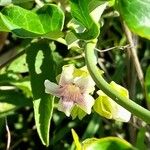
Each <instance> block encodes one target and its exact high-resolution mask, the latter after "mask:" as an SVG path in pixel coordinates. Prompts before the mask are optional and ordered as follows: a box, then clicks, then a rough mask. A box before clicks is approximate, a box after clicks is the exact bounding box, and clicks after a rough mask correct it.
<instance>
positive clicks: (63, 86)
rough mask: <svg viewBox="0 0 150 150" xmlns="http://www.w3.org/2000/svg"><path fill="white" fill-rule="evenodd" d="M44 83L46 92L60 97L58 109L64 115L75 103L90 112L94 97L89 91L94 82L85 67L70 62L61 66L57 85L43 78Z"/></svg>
mask: <svg viewBox="0 0 150 150" xmlns="http://www.w3.org/2000/svg"><path fill="white" fill-rule="evenodd" d="M44 85H45V92H46V93H49V94H51V95H54V96H56V97H59V98H60V101H59V103H58V110H60V111H62V112H64V113H65V114H66V116H70V113H71V111H72V109H73V107H74V106H75V105H77V106H79V107H80V108H81V109H82V110H84V111H85V112H86V113H87V114H90V113H91V108H92V106H93V105H94V98H93V97H92V96H91V95H90V94H89V93H91V92H93V91H94V89H95V88H94V86H95V83H94V81H93V80H92V78H91V76H90V74H89V73H88V71H87V69H86V67H83V68H81V69H76V68H75V67H74V65H72V64H70V65H66V66H64V67H63V70H62V73H61V75H60V79H59V84H58V85H57V84H55V83H53V82H51V81H49V80H45V82H44Z"/></svg>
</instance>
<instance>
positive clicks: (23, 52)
mask: <svg viewBox="0 0 150 150" xmlns="http://www.w3.org/2000/svg"><path fill="white" fill-rule="evenodd" d="M23 54H25V50H22V51H21V52H20V53H18V54H16V55H15V56H12V57H11V58H10V59H9V60H7V61H6V62H4V63H3V64H1V65H0V69H2V68H3V67H5V66H6V65H7V64H9V63H11V62H12V61H14V60H15V59H17V58H18V57H20V56H22V55H23Z"/></svg>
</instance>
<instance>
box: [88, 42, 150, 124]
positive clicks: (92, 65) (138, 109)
mask: <svg viewBox="0 0 150 150" xmlns="http://www.w3.org/2000/svg"><path fill="white" fill-rule="evenodd" d="M95 45H96V42H88V43H86V46H85V59H86V63H87V67H88V70H89V72H90V74H91V76H92V78H93V80H94V81H95V82H96V84H97V86H98V87H99V88H100V89H101V90H102V91H103V92H104V93H105V94H107V95H108V96H109V97H110V98H111V99H113V100H114V101H115V102H116V103H118V104H119V105H121V106H122V107H124V108H126V109H127V110H128V111H130V112H131V113H133V114H134V115H135V116H137V117H139V118H141V119H142V120H143V121H145V122H147V123H149V124H150V111H148V110H147V109H145V108H143V107H142V106H140V105H138V104H136V103H135V102H133V101H132V100H131V99H128V98H126V97H124V96H122V95H121V94H119V93H118V92H117V91H116V90H114V89H113V88H112V87H111V86H110V85H109V84H108V83H107V82H106V81H105V80H104V79H103V77H102V73H101V71H100V70H99V68H98V67H97V66H96V64H97V57H96V55H95V51H94V49H95Z"/></svg>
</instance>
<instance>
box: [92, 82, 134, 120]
mask: <svg viewBox="0 0 150 150" xmlns="http://www.w3.org/2000/svg"><path fill="white" fill-rule="evenodd" d="M110 86H111V87H112V88H114V89H115V90H116V91H117V92H118V93H119V94H121V95H123V96H125V97H127V98H128V97H129V94H128V91H127V89H125V88H124V87H122V86H120V85H118V84H116V83H115V82H113V81H112V82H111V83H110ZM97 94H98V95H99V97H98V98H97V99H96V101H95V104H94V106H93V108H94V110H95V111H96V112H97V113H98V114H100V115H101V116H103V117H105V118H107V119H114V120H116V121H122V122H128V121H129V120H130V118H131V113H130V112H129V111H127V110H126V109H125V108H123V107H122V106H120V105H118V104H117V103H116V102H115V101H113V100H112V99H111V98H110V97H108V96H107V95H106V94H105V93H103V92H102V91H101V90H99V91H97Z"/></svg>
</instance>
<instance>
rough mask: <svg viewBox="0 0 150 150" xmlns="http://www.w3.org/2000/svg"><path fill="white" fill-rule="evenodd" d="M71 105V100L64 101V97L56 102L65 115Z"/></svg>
mask: <svg viewBox="0 0 150 150" xmlns="http://www.w3.org/2000/svg"><path fill="white" fill-rule="evenodd" d="M73 106H74V102H73V101H66V100H64V99H60V101H59V103H58V110H59V111H62V112H64V113H65V114H66V116H68V117H69V116H70V114H71V111H72V108H73Z"/></svg>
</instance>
